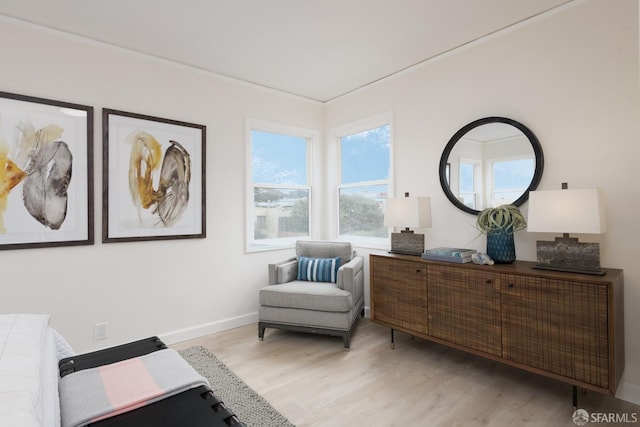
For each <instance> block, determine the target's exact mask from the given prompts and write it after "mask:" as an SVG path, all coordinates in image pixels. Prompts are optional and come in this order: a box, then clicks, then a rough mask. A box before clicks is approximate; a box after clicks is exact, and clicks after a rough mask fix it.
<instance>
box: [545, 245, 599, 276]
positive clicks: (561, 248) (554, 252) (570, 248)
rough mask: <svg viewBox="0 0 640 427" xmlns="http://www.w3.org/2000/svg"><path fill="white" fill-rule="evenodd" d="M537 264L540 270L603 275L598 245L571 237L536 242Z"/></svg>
mask: <svg viewBox="0 0 640 427" xmlns="http://www.w3.org/2000/svg"><path fill="white" fill-rule="evenodd" d="M536 250H537V256H538V264H537V265H536V266H535V268H538V269H541V270H555V271H566V272H569V273H582V274H592V275H596V276H603V275H604V274H605V273H606V271H604V270H602V269H601V268H600V245H599V244H598V243H580V242H578V239H576V238H572V237H556V240H555V241H554V242H544V241H537V242H536Z"/></svg>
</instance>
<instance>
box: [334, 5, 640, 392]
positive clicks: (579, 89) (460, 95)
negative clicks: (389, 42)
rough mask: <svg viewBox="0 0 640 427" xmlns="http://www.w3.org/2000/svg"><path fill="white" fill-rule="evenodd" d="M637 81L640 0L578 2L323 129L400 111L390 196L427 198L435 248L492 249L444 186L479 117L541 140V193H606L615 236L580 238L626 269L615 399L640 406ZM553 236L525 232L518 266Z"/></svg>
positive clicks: (371, 92)
mask: <svg viewBox="0 0 640 427" xmlns="http://www.w3.org/2000/svg"><path fill="white" fill-rule="evenodd" d="M638 76H639V72H638V2H637V0H621V1H616V2H615V3H614V2H605V1H600V0H591V1H578V2H573V3H572V4H570V5H569V6H567V7H564V8H562V9H560V10H559V11H557V12H555V13H552V14H548V15H545V16H542V17H539V18H537V19H535V20H533V21H532V22H528V23H525V24H523V25H519V26H518V27H516V28H513V29H510V30H507V31H503V32H501V33H499V34H496V35H494V36H492V37H490V38H487V39H484V40H482V41H480V42H478V43H474V44H473V45H471V46H468V47H466V48H463V49H459V50H457V51H455V52H452V53H450V54H447V55H443V56H441V57H440V58H437V59H435V60H433V61H430V62H428V63H426V64H424V65H422V66H420V67H418V68H417V69H414V70H411V71H408V72H405V73H403V74H402V75H399V76H396V77H394V78H390V79H387V80H385V81H383V82H381V83H379V84H376V85H375V86H373V87H369V88H367V89H365V90H362V91H359V92H357V93H355V94H353V95H351V96H347V97H344V98H342V99H339V100H337V101H334V102H331V103H329V104H328V105H327V110H326V119H325V120H326V122H325V123H326V126H327V128H330V127H334V126H339V125H341V124H343V123H348V122H350V121H353V120H357V119H361V118H362V117H366V116H367V115H371V114H375V113H378V112H380V111H388V110H392V111H393V114H394V124H395V130H394V135H393V136H394V143H395V147H394V150H395V151H394V156H395V165H396V168H395V176H394V182H395V189H394V190H395V192H396V193H397V194H401V193H402V192H405V191H409V192H410V193H411V194H413V195H416V196H417V195H427V196H431V209H432V215H433V227H432V228H431V229H427V230H424V231H425V233H426V242H427V243H426V244H427V246H428V247H435V246H440V245H442V246H447V245H449V246H471V247H476V248H478V249H482V248H483V246H484V245H485V239H484V237H481V238H479V239H475V238H476V236H477V232H476V231H475V229H474V228H473V227H472V224H473V222H474V219H475V217H474V216H472V215H469V214H466V213H464V212H462V211H460V210H457V209H456V208H454V206H453V205H452V204H451V203H450V202H449V201H448V199H446V197H445V195H444V193H443V191H442V189H441V187H440V183H439V181H438V164H439V160H440V155H441V153H442V150H443V149H444V146H445V145H446V143H447V141H448V140H449V139H450V138H451V136H453V134H454V133H455V132H456V131H457V130H458V129H460V128H461V127H463V126H464V125H466V124H467V123H469V122H471V121H473V120H476V119H479V118H481V117H487V116H505V117H509V118H512V119H515V120H517V121H520V122H521V123H523V124H525V125H526V126H528V127H529V128H530V129H531V130H532V131H533V132H534V133H535V134H536V136H537V137H538V139H539V140H540V142H541V144H542V147H543V150H544V156H545V169H544V173H543V176H542V181H541V183H540V186H539V188H540V189H559V188H560V184H561V182H568V183H569V186H570V188H588V187H594V186H600V187H602V188H604V190H605V195H606V199H607V212H606V213H607V217H608V231H607V233H606V234H605V235H603V236H596V237H594V236H589V235H585V236H579V237H580V238H581V239H582V240H584V241H597V242H600V244H601V251H602V255H601V262H602V265H603V266H605V267H615V268H622V269H624V277H625V289H624V292H625V307H624V308H625V318H626V371H625V374H624V377H623V381H624V383H623V385H622V387H621V389H620V391H619V393H618V395H619V396H620V397H623V398H626V399H628V400H634V401H636V402H639V403H640V339H639V338H638V334H637V331H636V329H635V327H636V325H638V324H640V310H638V309H637V307H639V306H640V263H638V261H637V256H638V254H639V253H640V252H639V251H638V243H639V241H640V228H639V227H638V226H637V221H638V212H640V186H639V185H638V179H639V178H640V172H639V168H638V161H639V160H640V143H639V141H640V105H639V85H638ZM398 165H401V167H398ZM527 207H528V205H527V204H526V203H525V204H524V205H523V212H524V213H525V214H526V212H527ZM553 237H554V236H553V235H540V234H537V233H536V234H534V233H527V232H526V231H523V232H520V233H518V234H517V236H516V245H517V247H516V251H517V255H518V258H519V259H524V260H531V261H534V260H535V241H536V240H538V239H542V240H551V239H552V238H553ZM474 239H475V240H474ZM367 301H368V299H367ZM367 304H368V303H367Z"/></svg>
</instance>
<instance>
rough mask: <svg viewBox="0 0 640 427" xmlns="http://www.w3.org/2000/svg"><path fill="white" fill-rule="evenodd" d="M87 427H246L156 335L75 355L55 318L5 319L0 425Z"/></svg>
mask: <svg viewBox="0 0 640 427" xmlns="http://www.w3.org/2000/svg"><path fill="white" fill-rule="evenodd" d="M144 342H152V343H153V344H154V345H153V349H152V350H149V349H145V345H142V346H141V345H140V344H141V343H144ZM158 343H159V344H160V345H159V346H158V345H157V344H158ZM141 350H142V351H141ZM132 351H133V352H134V353H135V354H132ZM86 425H89V426H96V427H97V426H101V427H104V426H113V427H129V426H135V427H147V426H149V427H151V426H153V427H217V426H228V425H234V426H244V424H243V423H241V422H240V421H239V420H238V419H237V418H236V417H235V415H234V414H233V412H231V411H230V410H229V409H228V408H226V407H225V406H224V403H223V402H221V401H220V400H219V399H217V398H216V397H215V396H214V395H213V393H212V391H211V388H210V385H209V382H208V381H207V380H206V379H205V378H204V377H202V376H200V375H199V374H198V373H197V372H196V371H195V370H194V369H193V368H192V367H191V366H190V365H189V364H188V363H187V362H186V361H185V360H184V359H183V358H182V357H181V356H179V354H178V353H177V352H176V351H175V350H173V349H169V348H167V347H166V346H165V345H164V343H162V341H160V340H159V339H158V338H157V337H151V338H147V339H145V340H141V341H138V342H133V343H127V344H123V345H120V346H117V347H112V348H107V349H104V350H99V351H97V352H93V353H85V354H81V355H77V354H75V352H74V351H73V349H72V348H71V346H70V345H69V343H68V342H67V341H66V340H65V339H64V338H63V337H62V336H61V335H60V334H59V333H58V332H57V331H56V330H55V329H53V328H52V327H51V326H50V325H49V316H47V315H40V314H0V426H2V427H81V426H86Z"/></svg>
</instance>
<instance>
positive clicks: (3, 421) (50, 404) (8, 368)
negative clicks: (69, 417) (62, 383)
mask: <svg viewBox="0 0 640 427" xmlns="http://www.w3.org/2000/svg"><path fill="white" fill-rule="evenodd" d="M70 355H73V351H72V350H71V347H70V346H69V344H68V343H67V342H66V341H65V340H64V338H62V337H61V336H60V335H59V334H58V333H57V332H56V331H55V330H54V329H53V328H51V327H50V326H49V316H47V315H31V314H2V315H0V426H2V427H32V426H34V427H57V426H59V425H60V400H59V398H58V360H59V359H60V358H62V357H67V356H70Z"/></svg>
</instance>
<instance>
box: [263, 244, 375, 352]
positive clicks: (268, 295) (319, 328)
mask: <svg viewBox="0 0 640 427" xmlns="http://www.w3.org/2000/svg"><path fill="white" fill-rule="evenodd" d="M301 257H305V258H312V259H314V260H316V261H317V260H318V259H320V260H327V259H331V258H333V259H335V258H339V261H338V264H339V268H338V270H337V273H336V274H335V275H334V277H333V279H335V283H334V282H332V281H331V278H330V276H324V277H320V276H318V277H312V278H310V277H307V276H306V272H307V270H305V271H304V272H301V275H298V264H299V261H300V259H301ZM305 261H307V260H302V262H305ZM321 262H322V261H321ZM363 262H364V260H363V258H362V257H361V256H354V253H353V250H352V248H351V243H347V242H325V241H303V240H300V241H298V242H296V257H295V258H290V259H287V260H284V261H281V262H278V263H275V264H269V285H267V286H265V287H263V288H262V289H260V310H259V322H258V338H259V339H260V341H262V340H263V338H264V331H265V328H278V329H289V330H294V331H300V332H311V333H317V334H325V335H334V336H342V339H343V342H344V348H345V351H348V350H349V347H350V341H351V333H352V331H353V328H354V327H355V325H356V322H357V320H358V315H360V316H364V271H363ZM316 265H317V264H316ZM323 265H326V264H323ZM312 268H313V264H312V267H310V268H309V269H308V272H312ZM327 268H328V267H327ZM327 271H328V270H327ZM333 273H334V272H333V271H332V273H331V274H333ZM318 278H320V279H324V280H327V281H313V280H316V279H318ZM299 279H300V280H299Z"/></svg>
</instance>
